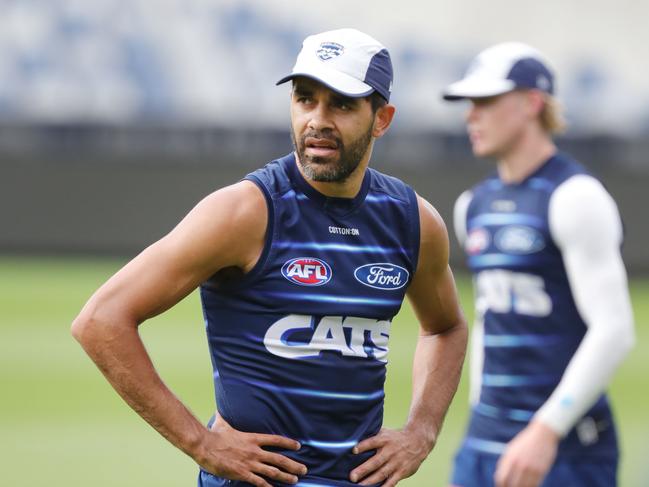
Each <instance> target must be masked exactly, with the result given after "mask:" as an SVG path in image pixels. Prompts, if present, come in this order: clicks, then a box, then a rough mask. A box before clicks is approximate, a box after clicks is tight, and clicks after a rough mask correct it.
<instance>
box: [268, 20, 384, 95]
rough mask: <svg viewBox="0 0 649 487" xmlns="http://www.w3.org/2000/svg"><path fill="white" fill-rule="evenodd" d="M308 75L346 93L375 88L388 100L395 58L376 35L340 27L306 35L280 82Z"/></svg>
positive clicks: (367, 93)
mask: <svg viewBox="0 0 649 487" xmlns="http://www.w3.org/2000/svg"><path fill="white" fill-rule="evenodd" d="M297 76H306V77H308V78H311V79H314V80H316V81H319V82H320V83H322V84H324V85H325V86H327V87H328V88H330V89H332V90H334V91H336V92H338V93H341V94H343V95H345V96H350V97H353V98H359V97H362V96H367V95H370V94H371V93H373V92H374V91H376V92H378V93H379V94H380V95H381V96H382V97H383V98H385V99H386V101H389V100H390V91H392V62H391V61H390V54H389V53H388V50H387V49H386V48H385V46H383V45H382V44H381V43H380V42H379V41H377V40H376V39H374V38H372V37H370V36H368V35H367V34H364V33H362V32H360V31H358V30H356V29H338V30H332V31H328V32H323V33H321V34H315V35H312V36H309V37H307V38H306V39H304V42H303V43H302V50H301V51H300V54H298V56H297V61H296V62H295V66H293V71H292V72H291V74H289V75H288V76H284V77H283V78H282V79H280V80H279V81H278V82H277V84H278V85H279V84H282V83H286V82H287V81H289V80H291V79H293V78H295V77H297Z"/></svg>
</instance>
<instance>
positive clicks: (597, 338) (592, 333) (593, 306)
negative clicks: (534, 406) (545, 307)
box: [535, 175, 635, 435]
mask: <svg viewBox="0 0 649 487" xmlns="http://www.w3.org/2000/svg"><path fill="white" fill-rule="evenodd" d="M548 218H549V226H550V233H551V235H552V238H553V239H554V242H555V243H556V245H557V246H558V247H559V249H560V250H561V253H562V256H563V261H564V265H565V268H566V272H567V274H568V280H569V282H570V288H571V290H572V294H573V297H574V299H575V304H576V305H577V309H578V311H579V313H580V315H581V317H582V319H583V320H584V322H585V323H586V325H587V326H588V331H587V332H586V335H585V337H584V339H583V340H582V342H581V344H580V345H579V348H578V349H577V351H576V352H575V354H574V355H573V357H572V359H571V361H570V363H569V364H568V367H567V368H566V371H565V373H564V374H563V377H562V379H561V382H560V383H559V385H558V386H557V388H556V389H555V390H554V392H553V393H552V395H551V396H550V398H549V399H548V400H547V402H546V403H545V404H544V405H543V406H542V407H541V408H540V409H539V411H538V412H537V414H536V415H535V418H537V419H539V420H540V421H542V422H543V423H545V424H547V425H548V426H550V427H551V428H552V429H554V430H555V431H556V432H558V433H559V434H561V435H565V434H566V433H567V432H568V431H570V429H571V428H572V427H573V426H574V425H575V424H576V423H577V421H579V419H580V418H581V417H582V416H583V415H584V414H585V412H586V411H587V410H588V409H589V408H590V407H591V406H592V405H593V404H594V402H595V401H596V400H597V399H598V397H599V396H600V395H601V394H602V393H603V392H604V390H605V389H606V386H607V385H608V383H609V382H610V380H611V378H612V376H613V373H614V372H615V369H616V368H617V367H618V365H619V364H620V363H621V362H622V360H623V359H624V357H625V356H626V355H627V354H628V352H629V350H630V349H631V348H632V346H633V344H634V342H635V332H634V328H633V314H632V310H631V300H630V298H629V291H628V284H627V277H626V271H625V269H624V264H623V262H622V257H621V254H620V244H621V240H622V223H621V221H620V217H619V213H618V210H617V206H616V205H615V202H614V201H613V198H612V197H611V196H610V195H609V194H608V192H607V191H606V190H605V189H604V187H603V186H602V185H601V183H600V182H599V181H597V180H596V179H595V178H593V177H590V176H586V175H577V176H573V177H571V178H570V179H568V180H566V181H565V182H564V183H562V184H561V185H560V186H559V187H558V188H557V189H556V190H555V191H554V193H553V194H552V196H551V198H550V207H549V214H548Z"/></svg>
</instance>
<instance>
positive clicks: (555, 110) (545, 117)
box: [539, 94, 566, 135]
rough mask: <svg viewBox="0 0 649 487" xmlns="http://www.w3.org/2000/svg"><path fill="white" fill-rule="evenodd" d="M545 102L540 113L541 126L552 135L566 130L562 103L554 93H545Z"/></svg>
mask: <svg viewBox="0 0 649 487" xmlns="http://www.w3.org/2000/svg"><path fill="white" fill-rule="evenodd" d="M544 98H545V103H544V104H543V108H542V109H541V113H539V118H540V120H541V126H542V127H543V128H544V129H545V130H546V131H547V132H548V133H549V134H552V135H555V134H562V133H563V132H565V131H566V119H565V118H564V117H563V107H562V106H561V103H559V101H558V100H557V99H556V98H555V97H553V96H552V95H547V94H546V95H544Z"/></svg>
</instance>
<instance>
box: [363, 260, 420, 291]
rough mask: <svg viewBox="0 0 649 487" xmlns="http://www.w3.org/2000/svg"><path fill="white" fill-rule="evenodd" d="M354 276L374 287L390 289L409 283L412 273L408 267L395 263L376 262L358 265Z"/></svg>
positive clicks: (366, 284) (364, 283)
mask: <svg viewBox="0 0 649 487" xmlns="http://www.w3.org/2000/svg"><path fill="white" fill-rule="evenodd" d="M354 277H355V278H356V280H357V281H358V282H360V283H361V284H363V285H365V286H369V287H373V288H374V289H382V290H385V291H390V290H393V289H399V288H402V287H403V286H405V285H406V284H407V283H408V278H409V277H410V274H409V273H408V271H407V270H406V269H404V268H403V267H400V266H398V265H394V264H388V263H376V264H366V265H362V266H360V267H357V268H356V270H355V271H354Z"/></svg>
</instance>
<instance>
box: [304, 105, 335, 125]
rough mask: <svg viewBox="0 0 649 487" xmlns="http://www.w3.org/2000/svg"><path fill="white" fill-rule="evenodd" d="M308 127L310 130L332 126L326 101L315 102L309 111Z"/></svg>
mask: <svg viewBox="0 0 649 487" xmlns="http://www.w3.org/2000/svg"><path fill="white" fill-rule="evenodd" d="M307 125H308V127H309V129H311V130H318V131H321V130H326V129H331V128H333V122H332V120H331V113H330V111H329V108H328V106H327V104H326V103H323V102H319V103H316V104H315V106H314V107H313V109H312V110H311V112H310V113H309V122H308V124H307Z"/></svg>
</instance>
